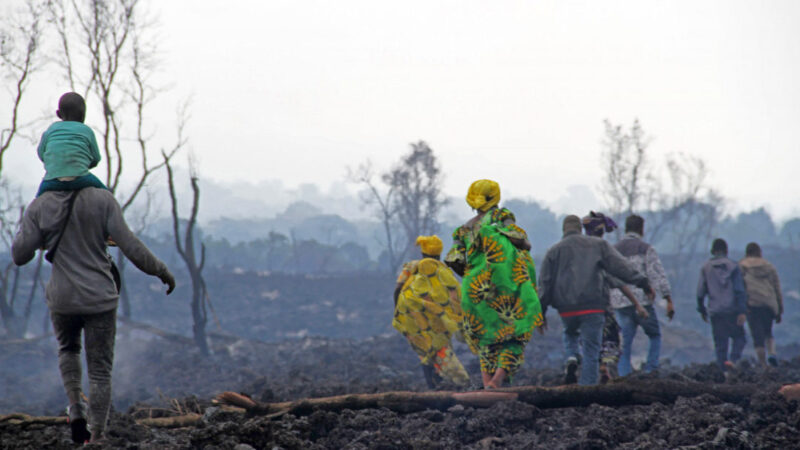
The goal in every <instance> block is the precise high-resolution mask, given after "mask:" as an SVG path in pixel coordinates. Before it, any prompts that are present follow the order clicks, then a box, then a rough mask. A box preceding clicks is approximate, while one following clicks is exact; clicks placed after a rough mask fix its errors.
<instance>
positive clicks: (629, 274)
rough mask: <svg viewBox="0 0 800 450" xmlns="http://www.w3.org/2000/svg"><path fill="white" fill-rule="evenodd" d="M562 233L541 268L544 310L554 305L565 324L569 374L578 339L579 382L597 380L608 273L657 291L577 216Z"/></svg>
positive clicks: (573, 367)
mask: <svg viewBox="0 0 800 450" xmlns="http://www.w3.org/2000/svg"><path fill="white" fill-rule="evenodd" d="M563 231H564V237H563V238H562V239H561V241H559V242H558V243H557V244H555V245H554V246H552V247H551V248H550V249H549V250H548V251H547V254H546V255H545V257H544V261H543V263H542V266H541V270H540V272H539V300H540V302H541V304H542V314H543V315H544V314H546V312H547V308H548V307H550V306H552V307H554V308H556V309H557V310H558V313H559V315H560V316H561V320H562V321H563V323H564V347H565V354H566V357H567V358H566V359H567V360H566V369H567V376H568V377H569V376H570V375H571V374H574V373H575V371H576V370H577V368H578V363H579V359H581V358H579V355H580V353H579V351H578V340H579V339H581V340H582V344H583V355H582V359H583V367H582V369H581V373H580V378H579V380H578V383H579V384H582V385H590V384H597V379H598V356H599V352H600V344H601V342H602V337H603V324H604V322H605V318H604V315H605V310H606V308H607V307H608V305H609V301H608V283H607V279H606V275H605V273H608V274H610V275H612V276H615V277H617V278H619V279H620V280H622V281H624V282H625V283H629V284H632V285H635V286H638V287H640V288H642V289H643V290H644V291H645V292H648V293H649V294H648V295H651V296H652V295H654V294H653V291H652V289H651V288H650V283H649V282H648V281H647V277H646V276H645V275H644V274H642V273H641V272H639V271H637V270H636V269H634V268H633V267H632V266H631V265H629V264H628V262H627V261H626V260H625V258H624V257H623V256H622V255H621V254H620V253H619V252H618V251H617V250H615V249H614V248H613V247H612V246H611V245H610V244H609V243H608V242H606V241H605V240H603V239H600V238H597V237H592V236H584V235H582V234H581V220H580V219H579V218H578V216H567V217H566V218H565V219H564V226H563Z"/></svg>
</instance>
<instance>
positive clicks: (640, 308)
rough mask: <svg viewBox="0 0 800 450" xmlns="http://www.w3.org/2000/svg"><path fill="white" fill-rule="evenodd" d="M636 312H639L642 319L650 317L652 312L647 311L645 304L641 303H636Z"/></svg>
mask: <svg viewBox="0 0 800 450" xmlns="http://www.w3.org/2000/svg"><path fill="white" fill-rule="evenodd" d="M636 314H638V315H639V317H641V318H642V319H647V318H648V317H650V314H648V313H647V310H646V309H644V306H642V305H641V304H640V303H637V304H636Z"/></svg>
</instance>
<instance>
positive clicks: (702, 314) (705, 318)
mask: <svg viewBox="0 0 800 450" xmlns="http://www.w3.org/2000/svg"><path fill="white" fill-rule="evenodd" d="M697 312H699V313H700V318H701V319H703V322H706V323H708V311H706V309H705V308H697Z"/></svg>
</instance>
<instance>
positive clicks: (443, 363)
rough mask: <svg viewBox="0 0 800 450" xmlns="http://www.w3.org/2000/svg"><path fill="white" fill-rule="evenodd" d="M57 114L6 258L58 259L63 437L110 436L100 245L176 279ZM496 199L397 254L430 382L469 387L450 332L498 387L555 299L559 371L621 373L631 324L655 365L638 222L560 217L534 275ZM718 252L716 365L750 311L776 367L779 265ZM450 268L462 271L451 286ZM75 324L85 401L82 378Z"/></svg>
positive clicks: (79, 131) (476, 187) (734, 356)
mask: <svg viewBox="0 0 800 450" xmlns="http://www.w3.org/2000/svg"><path fill="white" fill-rule="evenodd" d="M56 115H57V117H58V118H59V119H60V120H59V121H56V122H54V123H53V124H52V125H51V126H50V127H48V129H47V131H45V132H44V134H43V135H42V138H41V141H40V143H39V147H38V155H39V158H40V159H41V160H42V162H43V163H44V167H45V171H46V174H45V177H44V179H43V180H42V183H41V185H40V188H39V192H38V193H37V197H36V199H35V200H34V201H33V202H32V203H31V204H30V205H29V206H28V207H27V209H26V210H25V215H24V217H23V219H22V222H21V224H20V229H19V231H18V232H17V234H16V236H15V238H14V242H13V244H12V257H13V260H14V262H15V263H16V264H18V265H23V264H27V263H28V262H30V261H31V260H32V259H33V257H34V256H35V254H36V251H37V250H40V249H46V250H47V251H48V253H47V255H46V259H47V260H48V261H49V262H51V263H52V264H53V268H52V274H51V277H50V280H49V282H48V284H47V288H46V293H45V296H46V298H47V306H48V308H49V310H50V314H51V320H52V324H53V329H54V331H55V335H56V338H57V340H58V346H59V349H58V360H59V364H58V365H59V369H60V372H61V378H62V381H63V384H64V389H65V391H66V394H67V398H68V399H69V408H68V415H69V422H70V429H71V432H72V439H73V441H74V442H76V443H83V442H86V441H91V442H103V441H104V439H105V429H106V424H107V421H108V414H109V408H110V405H111V371H112V366H113V359H114V341H115V335H116V310H117V304H118V300H119V288H120V280H119V274H118V272H117V271H116V267H115V266H114V263H113V260H112V259H111V257H110V256H109V255H108V253H107V248H108V246H109V245H117V246H118V247H119V249H120V250H121V251H122V253H123V254H124V255H125V256H126V257H127V258H128V259H130V261H131V262H132V263H133V264H134V265H135V266H136V267H137V268H139V269H140V270H142V271H143V272H145V273H147V274H150V275H152V276H155V277H158V278H159V279H160V280H161V282H163V283H164V284H165V285H166V286H167V290H166V293H167V294H169V293H170V292H172V291H173V289H174V288H175V278H174V277H173V275H172V273H171V272H170V271H169V269H168V268H167V266H166V265H165V264H164V263H163V262H162V261H161V260H159V259H158V258H157V257H156V256H155V255H153V253H152V252H151V251H150V250H149V249H148V248H147V247H146V246H145V245H144V244H143V243H142V242H141V241H140V240H139V239H138V238H137V237H136V236H135V235H134V234H133V233H132V232H131V230H130V228H129V227H128V225H127V224H126V222H125V219H124V216H123V213H122V209H121V207H120V205H119V203H118V202H117V201H116V199H115V198H114V195H113V193H112V192H111V191H110V190H109V189H108V188H107V187H106V186H105V185H104V184H103V183H102V182H101V181H100V180H98V179H97V178H96V177H94V176H93V175H92V174H91V173H90V172H89V169H90V168H92V167H95V166H97V164H98V163H99V162H100V153H99V150H98V147H97V142H96V139H95V136H94V133H93V132H92V130H91V128H89V127H87V126H86V125H84V119H85V116H86V103H85V101H84V99H83V97H81V96H80V95H79V94H77V93H75V92H68V93H66V94H64V95H63V96H61V98H60V99H59V102H58V110H57V111H56ZM499 202H500V187H499V185H498V184H497V183H496V182H494V181H491V180H478V181H476V182H474V183H472V185H471V186H470V188H469V192H468V194H467V203H468V204H469V205H470V206H471V207H472V208H473V209H474V210H475V212H476V215H475V216H474V217H473V218H471V219H470V220H469V221H467V223H465V224H464V225H462V226H460V227H458V228H457V229H456V230H455V232H454V233H453V247H452V248H451V249H450V250H449V252H448V253H447V254H446V257H445V258H444V261H442V260H441V259H440V258H441V255H442V252H443V244H442V241H441V239H439V238H438V237H436V236H421V237H420V238H419V239H418V240H417V244H418V245H419V246H420V249H421V252H422V255H421V258H420V259H418V260H415V261H412V262H409V263H408V264H406V265H405V266H404V267H403V271H402V273H401V274H400V276H399V277H398V280H397V288H396V289H395V295H394V299H395V311H394V318H393V321H392V324H393V326H394V327H395V328H397V330H399V331H400V332H401V333H403V334H404V335H405V336H406V337H407V338H408V340H409V342H410V344H411V346H412V348H413V349H414V351H415V352H416V353H417V354H418V355H419V357H420V361H421V363H422V365H423V368H424V374H425V377H426V380H427V381H428V383H429V385H430V386H431V387H434V386H436V384H437V383H438V382H439V381H441V380H448V381H449V382H451V383H454V384H456V385H460V386H466V385H468V384H469V380H470V378H469V375H468V374H467V372H466V370H465V369H464V367H463V366H462V365H461V362H460V361H459V360H458V358H457V357H456V355H455V353H454V352H453V349H452V345H451V343H452V339H453V338H455V339H460V340H463V341H464V342H466V344H467V345H468V346H469V348H470V350H471V351H472V352H474V353H475V354H477V355H478V357H479V359H480V368H481V376H482V381H483V386H484V388H486V389H494V388H497V387H500V386H502V385H503V383H504V382H505V381H506V380H508V379H509V378H510V377H512V376H513V375H514V373H515V372H516V371H517V370H518V369H519V367H520V366H521V365H522V364H523V362H524V357H525V345H526V344H527V342H528V341H529V340H530V339H531V337H532V335H533V331H534V330H535V329H538V330H539V331H540V332H543V331H544V329H545V328H546V326H547V323H546V321H545V313H546V312H547V308H549V307H553V308H555V309H556V310H558V312H559V315H560V316H561V319H562V321H563V325H564V347H565V351H566V378H567V381H568V382H575V381H576V380H577V381H579V382H580V383H581V384H594V383H596V382H597V381H598V376H599V373H600V372H602V373H603V379H606V380H607V379H610V378H613V377H614V376H616V368H617V366H618V367H619V375H626V374H628V373H630V372H631V370H632V367H631V363H630V359H631V343H632V342H633V338H634V335H635V334H636V330H637V328H638V327H642V328H643V329H644V331H645V334H647V336H648V337H649V338H650V350H649V352H648V357H647V364H646V365H645V370H648V371H651V370H655V369H657V368H658V358H659V351H660V342H661V341H660V339H661V338H660V336H661V335H660V331H659V323H658V317H657V314H656V310H655V308H654V307H653V302H654V298H655V295H656V291H657V292H658V293H659V294H660V295H661V296H662V297H663V298H664V299H665V300H666V302H667V303H666V305H667V316H668V317H669V318H670V319H671V318H672V316H673V315H674V312H675V310H674V308H673V306H672V299H671V294H670V290H669V283H668V281H667V277H666V275H665V273H664V269H663V267H662V265H661V262H660V261H659V259H658V255H657V254H656V253H655V250H653V248H652V247H651V246H650V245H648V244H647V243H645V242H644V241H643V240H642V236H643V235H644V220H643V219H642V218H641V217H638V216H630V217H628V218H627V219H626V221H625V233H626V234H625V237H624V238H623V239H622V240H621V241H620V242H619V243H617V244H616V245H615V246H613V247H612V246H611V245H610V244H609V243H608V242H606V241H605V240H603V239H602V236H603V234H604V233H606V232H609V231H612V230H614V229H615V228H616V224H615V223H614V221H613V220H611V219H610V218H607V217H605V216H603V215H602V214H596V213H591V214H590V215H589V216H587V217H585V218H584V219H583V221H582V220H581V219H580V218H578V217H577V216H567V217H566V218H565V219H564V225H563V231H564V237H563V239H562V240H561V241H560V242H559V243H557V244H556V245H554V246H553V247H552V248H551V249H550V250H548V252H547V254H546V255H545V258H544V261H543V263H542V268H541V273H540V275H539V278H538V282H537V277H536V270H535V268H534V264H533V259H532V258H531V255H530V249H531V244H530V241H529V240H528V236H527V234H526V233H525V230H523V229H522V228H520V227H519V226H518V225H517V224H516V222H515V218H514V214H513V213H512V212H511V211H509V210H508V209H505V208H500V207H499V206H498V205H499ZM582 228H583V229H584V230H585V231H586V234H585V235H584V234H582V233H581V229H582ZM712 253H713V257H712V258H711V260H709V261H708V263H706V264H705V265H704V266H703V269H702V271H701V277H700V283H699V285H698V291H697V301H698V311H699V312H700V314H701V316H702V317H703V320H706V321H709V320H710V322H711V327H712V331H713V336H714V344H715V347H716V353H717V361H718V363H719V364H720V367H723V368H727V367H729V366H731V365H732V364H734V363H735V362H736V360H738V359H739V358H740V357H741V353H742V349H743V348H744V344H745V337H744V328H743V325H744V322H745V320H747V321H748V322H749V324H750V328H751V332H752V334H753V340H754V343H755V346H756V354H757V355H758V358H759V361H760V362H761V363H762V364H766V363H767V362H768V363H769V364H772V365H775V364H776V363H777V360H776V355H775V341H774V339H773V338H772V331H771V330H772V323H773V322H780V320H781V315H782V314H783V301H782V297H781V291H780V285H779V282H778V276H777V272H776V271H775V268H774V267H773V266H772V265H771V264H770V263H768V262H767V261H766V260H764V259H763V258H762V257H761V249H760V248H759V247H758V245H757V244H755V243H752V244H750V245H748V246H747V257H746V258H745V259H744V260H742V261H741V262H740V263H736V262H734V261H732V260H730V259H728V258H727V244H726V243H725V241H723V240H721V239H717V240H716V241H714V243H713V245H712ZM454 274H457V275H459V276H460V277H461V278H462V280H461V282H460V283H459V281H458V280H457V279H456V277H455V276H454ZM537 291H538V292H537ZM705 297H708V298H709V301H708V306H707V307H706V306H705V304H704V301H705ZM612 311H613V312H612ZM620 330H621V332H622V341H621V345H620V337H619V334H620ZM82 335H83V339H84V344H85V349H86V360H87V369H88V378H89V398H90V403H89V404H87V403H86V401H85V396H84V393H83V391H82V382H81V379H82V367H81V362H80V355H81V350H82V346H81V337H82ZM729 340H732V341H733V343H732V349H731V351H730V353H729V352H728V342H729ZM580 347H582V350H580ZM578 373H579V374H580V378H578Z"/></svg>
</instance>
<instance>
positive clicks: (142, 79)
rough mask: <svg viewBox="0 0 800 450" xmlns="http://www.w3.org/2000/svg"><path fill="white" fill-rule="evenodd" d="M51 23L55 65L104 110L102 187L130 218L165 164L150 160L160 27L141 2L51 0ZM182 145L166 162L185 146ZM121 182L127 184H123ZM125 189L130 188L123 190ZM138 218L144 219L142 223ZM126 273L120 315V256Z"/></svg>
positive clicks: (126, 303) (146, 205)
mask: <svg viewBox="0 0 800 450" xmlns="http://www.w3.org/2000/svg"><path fill="white" fill-rule="evenodd" d="M47 5H48V9H47V11H48V20H49V22H50V24H51V25H52V28H53V30H54V31H55V34H56V36H57V37H58V42H59V45H58V46H56V50H55V52H54V58H53V59H54V60H55V61H56V62H57V64H58V67H59V68H60V69H61V70H62V73H63V74H64V77H65V79H66V81H67V82H68V83H69V85H70V88H71V89H72V90H73V91H76V92H80V93H82V94H83V95H84V97H85V98H86V100H87V104H88V105H89V106H91V105H95V106H96V110H97V111H98V112H99V113H100V123H101V125H100V127H99V128H98V135H99V136H98V137H99V139H98V142H99V144H100V147H101V152H102V153H103V156H104V159H103V162H104V164H105V169H106V170H105V183H106V186H108V188H109V189H110V190H111V191H112V192H114V194H115V196H116V197H117V199H118V201H119V202H120V205H121V207H122V211H123V213H126V214H127V213H128V212H129V210H130V208H131V207H132V206H133V205H134V204H135V202H136V200H137V199H138V198H139V197H140V195H141V194H142V192H146V186H147V181H148V180H149V178H150V177H151V176H152V175H153V174H154V173H155V172H156V171H158V170H159V169H161V168H162V167H163V166H164V164H165V162H164V161H162V160H161V159H160V158H158V157H156V158H155V161H153V162H151V161H150V160H149V157H150V156H151V154H152V153H153V152H155V151H157V150H151V147H152V146H153V145H151V143H152V141H153V136H154V130H155V127H154V125H153V124H152V123H150V122H148V110H147V107H148V106H149V105H150V103H151V101H152V100H153V99H154V98H155V97H156V95H157V94H158V93H159V92H161V91H162V90H163V89H162V88H160V87H158V86H156V85H154V83H153V81H152V76H153V74H154V73H155V72H156V70H157V69H158V66H159V60H158V52H159V50H158V45H157V41H156V39H155V36H154V34H153V31H154V28H155V26H156V25H157V22H156V21H155V20H154V19H152V18H151V17H149V16H148V15H147V13H146V11H145V9H144V4H143V2H141V1H139V0H108V1H98V0H51V1H49V2H47ZM182 145H183V142H182V141H181V139H180V138H179V140H178V143H177V145H175V146H174V147H173V148H172V150H170V151H169V152H167V153H166V155H167V156H168V157H170V158H171V157H172V156H174V154H175V153H176V152H177V151H178V150H179V149H180V148H181V147H182ZM123 181H127V182H130V184H123ZM123 186H126V189H124V192H123ZM150 206H151V202H150V195H149V194H147V198H146V200H145V201H144V202H143V204H141V205H140V206H139V208H140V210H139V211H138V213H139V214H140V216H141V217H140V219H146V218H147V217H148V216H149V209H150ZM140 221H141V220H140ZM117 256H118V258H117V259H118V265H119V268H120V274H121V275H122V276H123V289H122V292H121V293H120V294H121V295H120V300H121V304H122V316H123V317H130V316H131V308H130V300H129V296H128V294H127V290H126V289H124V286H125V283H124V274H125V270H124V268H125V258H124V256H123V255H122V253H121V252H118V254H117Z"/></svg>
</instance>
